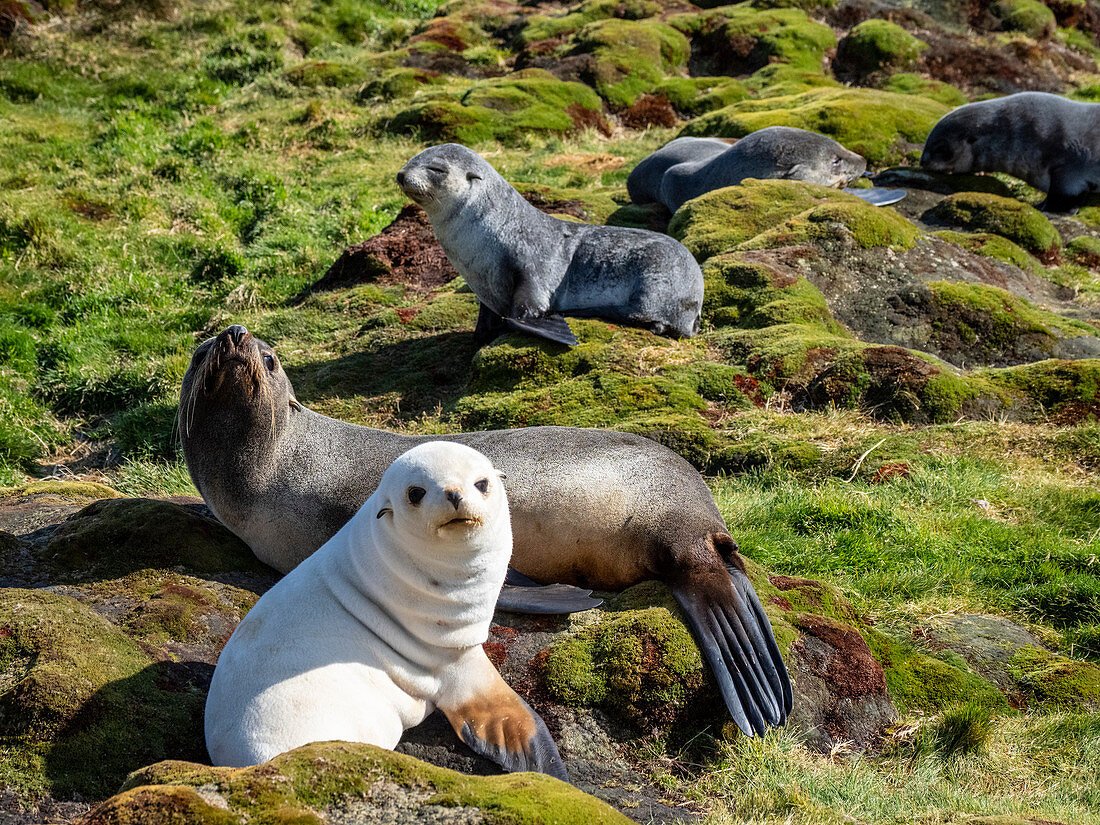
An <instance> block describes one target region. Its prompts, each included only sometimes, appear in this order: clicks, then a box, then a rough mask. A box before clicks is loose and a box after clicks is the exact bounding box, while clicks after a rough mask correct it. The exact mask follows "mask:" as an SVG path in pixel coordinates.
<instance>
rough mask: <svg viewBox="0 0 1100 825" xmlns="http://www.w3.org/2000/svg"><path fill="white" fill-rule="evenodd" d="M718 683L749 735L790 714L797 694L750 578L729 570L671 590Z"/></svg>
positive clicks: (735, 718)
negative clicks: (793, 693)
mask: <svg viewBox="0 0 1100 825" xmlns="http://www.w3.org/2000/svg"><path fill="white" fill-rule="evenodd" d="M672 594H673V596H675V598H676V601H677V603H679V605H680V607H681V608H682V609H683V611H684V614H685V616H686V617H687V620H688V624H689V625H690V626H691V629H692V631H693V632H694V635H695V638H696V641H697V642H698V643H699V648H700V650H701V651H702V653H703V657H704V658H705V659H706V660H707V664H709V665H710V668H711V671H712V672H713V673H714V676H715V679H716V681H717V682H718V688H719V690H720V691H721V693H722V698H723V700H724V701H725V703H726V707H727V708H728V709H729V712H730V716H731V717H733V721H734V722H736V723H737V726H738V727H739V728H740V729H741V730H742V731H743V732H744V733H745V734H746V735H748V736H753V735H763V733H764V731H765V730H767V728H768V727H769V726H777V725H782V724H783V723H784V722H785V721H786V720H787V716H788V715H789V714H790V710H791V705H792V698H793V697H792V693H791V688H790V679H789V677H788V675H787V668H786V665H784V663H783V657H782V655H780V653H779V647H778V645H776V643H775V637H774V634H773V633H772V629H771V623H770V622H769V621H768V617H767V614H766V613H764V608H763V606H762V605H761V604H760V600H759V599H758V598H757V597H756V593H755V591H754V590H753V589H752V584H751V583H750V582H749V580H748V578H747V577H746V576H745V574H744V573H742V572H741V571H740V570H738V569H736V568H730V570H729V573H728V574H726V573H725V570H724V569H723V570H722V572H721V574H719V573H718V571H717V570H715V571H710V572H708V573H706V574H702V575H700V574H696V575H692V576H690V577H689V578H688V579H686V580H685V581H682V582H680V583H677V584H675V585H674V586H673V588H672Z"/></svg>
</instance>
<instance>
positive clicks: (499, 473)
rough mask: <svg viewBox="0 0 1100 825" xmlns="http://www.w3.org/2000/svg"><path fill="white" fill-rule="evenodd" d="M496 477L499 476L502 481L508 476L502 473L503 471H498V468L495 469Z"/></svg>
mask: <svg viewBox="0 0 1100 825" xmlns="http://www.w3.org/2000/svg"><path fill="white" fill-rule="evenodd" d="M497 478H499V479H500V480H501V481H504V479H506V478H508V476H506V475H504V473H502V472H500V470H497Z"/></svg>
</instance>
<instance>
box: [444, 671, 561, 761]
mask: <svg viewBox="0 0 1100 825" xmlns="http://www.w3.org/2000/svg"><path fill="white" fill-rule="evenodd" d="M484 662H485V668H487V669H488V670H484V669H480V668H479V672H478V674H477V679H478V684H477V693H476V694H475V695H474V696H473V698H472V699H471V700H470V701H468V702H464V703H463V704H460V705H458V706H457V707H454V708H448V707H445V706H444V705H442V704H440V705H439V708H440V710H442V711H443V713H444V714H446V716H447V721H449V722H450V723H451V727H452V728H454V731H455V733H457V734H458V737H459V738H460V739H461V740H462V741H463V742H465V743H466V744H467V745H469V746H470V748H471V749H472V750H473V751H474V752H475V753H477V754H479V755H481V756H484V757H485V758H486V759H491V760H492V761H493V762H496V763H497V764H498V765H500V766H501V767H502V768H504V770H506V771H511V772H515V771H538V772H539V773H545V774H549V775H550V776H554V777H557V778H558V779H562V780H564V781H566V782H568V781H569V775H568V774H567V773H566V771H565V765H564V764H562V761H561V755H560V754H559V753H558V746H557V745H555V744H554V739H553V737H551V736H550V731H548V730H547V729H546V723H545V722H543V721H542V717H541V716H539V715H538V714H537V713H535V712H534V711H533V710H531V706H530V705H528V704H527V703H526V702H525V701H523V699H522V698H521V697H520V696H519V695H518V694H517V693H516V692H515V691H514V690H512V689H511V688H510V687H508V685H507V684H506V683H505V682H504V679H502V678H501V676H500V674H499V673H497V671H496V668H494V667H493V666H492V664H491V663H490V662H489V660H488V658H485V660H484ZM490 674H491V675H490Z"/></svg>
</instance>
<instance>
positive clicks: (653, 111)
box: [619, 95, 679, 129]
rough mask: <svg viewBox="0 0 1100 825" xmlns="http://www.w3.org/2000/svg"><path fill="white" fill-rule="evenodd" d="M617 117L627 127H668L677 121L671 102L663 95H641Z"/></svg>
mask: <svg viewBox="0 0 1100 825" xmlns="http://www.w3.org/2000/svg"><path fill="white" fill-rule="evenodd" d="M619 119H620V120H621V121H622V124H623V126H626V127H627V128H628V129H646V128H649V127H650V126H661V127H663V128H666V129H667V128H669V127H672V126H675V125H676V123H677V122H678V121H679V118H678V117H676V110H675V109H674V108H673V107H672V102H671V101H669V99H668V98H667V97H665V96H664V95H642V96H641V97H640V98H638V100H637V101H636V102H635V103H634V105H633V106H628V107H627V108H626V109H623V111H622V112H620V113H619Z"/></svg>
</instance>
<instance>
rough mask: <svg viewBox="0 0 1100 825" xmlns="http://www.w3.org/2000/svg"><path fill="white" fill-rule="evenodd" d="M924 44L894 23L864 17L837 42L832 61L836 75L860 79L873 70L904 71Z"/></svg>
mask: <svg viewBox="0 0 1100 825" xmlns="http://www.w3.org/2000/svg"><path fill="white" fill-rule="evenodd" d="M927 48H928V44H927V43H925V42H924V41H923V40H918V39H917V38H916V37H913V35H911V34H909V32H907V31H906V30H905V29H903V28H902V27H901V26H899V25H898V24H897V23H891V22H890V21H889V20H879V19H871V20H864V21H863V22H862V23H860V24H859V25H857V26H855V27H854V28H853V29H852V30H851V31H850V32H848V34H847V36H846V37H844V38H843V39H842V40H841V41H840V43H839V44H837V49H836V61H835V63H834V64H833V65H834V69H835V71H836V74H837V77H840V78H848V79H853V80H862V79H864V78H866V77H867V76H868V75H871V74H875V73H885V74H891V73H893V72H899V71H907V70H909V69H911V68H913V66H914V65H916V62H917V60H918V59H919V58H920V53H921V52H922V51H924V50H925V49H927Z"/></svg>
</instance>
